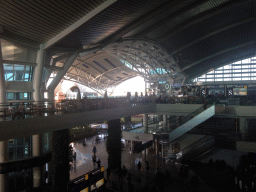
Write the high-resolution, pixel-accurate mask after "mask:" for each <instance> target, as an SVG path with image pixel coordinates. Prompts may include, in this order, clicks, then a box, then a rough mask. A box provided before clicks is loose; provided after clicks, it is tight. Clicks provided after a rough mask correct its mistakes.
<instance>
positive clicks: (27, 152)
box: [8, 136, 32, 160]
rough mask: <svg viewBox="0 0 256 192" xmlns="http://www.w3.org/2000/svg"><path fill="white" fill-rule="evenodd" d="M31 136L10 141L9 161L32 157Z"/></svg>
mask: <svg viewBox="0 0 256 192" xmlns="http://www.w3.org/2000/svg"><path fill="white" fill-rule="evenodd" d="M31 139H32V138H31V136H27V137H21V138H17V139H10V140H9V141H8V147H9V160H16V159H22V158H27V157H31V156H32V140H31Z"/></svg>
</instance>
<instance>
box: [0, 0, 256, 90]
mask: <svg viewBox="0 0 256 192" xmlns="http://www.w3.org/2000/svg"><path fill="white" fill-rule="evenodd" d="M255 6H256V5H255V1H254V0H205V1H201V0H200V1H199V0H183V1H182V0H173V1H167V0H158V1H153V0H136V1H135V0H131V1H126V0H119V1H115V0H106V1H104V0H94V1H92V0H90V1H71V0H68V1H61V0H53V1H46V0H45V1H34V0H28V1H1V2H0V14H1V17H0V37H1V38H3V39H6V40H9V41H12V42H14V43H17V44H19V45H23V46H26V47H29V48H33V49H38V48H39V45H40V44H42V45H43V46H44V48H45V49H46V50H47V55H50V56H51V57H52V58H54V59H55V62H50V60H49V62H48V63H47V62H46V63H45V66H46V67H47V68H48V69H49V70H50V71H51V72H54V71H55V72H56V73H57V71H58V70H59V68H58V67H62V65H63V63H64V62H65V60H66V59H67V57H68V55H67V54H69V53H72V52H74V51H76V50H81V54H80V55H79V56H78V58H77V59H76V61H75V62H74V63H73V65H72V66H71V68H70V69H69V70H68V72H67V74H66V76H65V78H66V79H70V80H73V81H77V82H80V83H82V84H84V85H89V86H90V87H93V88H95V89H105V88H106V87H108V86H115V85H117V84H119V83H121V82H123V81H125V80H127V79H129V78H131V77H133V76H136V75H141V76H143V77H144V78H146V79H159V78H169V79H173V80H174V81H176V80H178V79H183V78H185V77H186V78H187V79H188V78H193V77H196V76H198V75H201V74H203V73H206V72H208V71H209V70H212V69H213V68H217V67H220V66H223V65H225V64H228V63H230V62H234V61H237V60H241V59H244V58H247V57H251V56H254V55H255V37H256V30H255V27H256V25H255V14H256V13H255ZM46 61H48V60H46Z"/></svg>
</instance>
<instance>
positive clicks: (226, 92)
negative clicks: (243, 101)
mask: <svg viewBox="0 0 256 192" xmlns="http://www.w3.org/2000/svg"><path fill="white" fill-rule="evenodd" d="M224 96H225V97H228V87H227V85H224Z"/></svg>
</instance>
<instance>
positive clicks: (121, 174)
mask: <svg viewBox="0 0 256 192" xmlns="http://www.w3.org/2000/svg"><path fill="white" fill-rule="evenodd" d="M118 176H119V177H118V178H119V182H122V181H123V172H122V168H121V167H120V168H119V169H118Z"/></svg>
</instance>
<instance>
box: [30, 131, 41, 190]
mask: <svg viewBox="0 0 256 192" xmlns="http://www.w3.org/2000/svg"><path fill="white" fill-rule="evenodd" d="M42 143H43V142H42V135H39V134H38V135H33V136H32V155H33V157H39V156H41V155H42V149H43V147H42ZM41 181H42V170H41V167H33V187H39V186H40V185H41Z"/></svg>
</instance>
